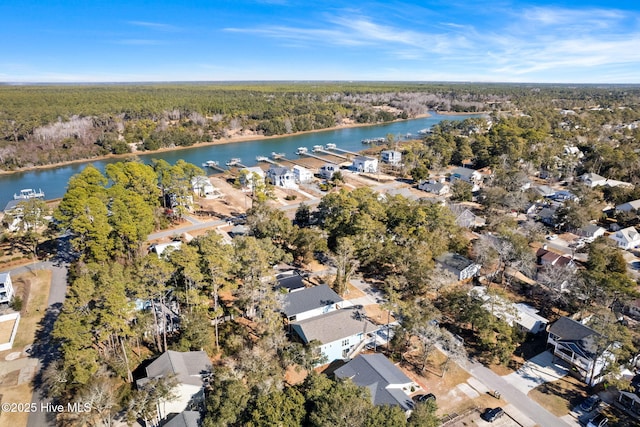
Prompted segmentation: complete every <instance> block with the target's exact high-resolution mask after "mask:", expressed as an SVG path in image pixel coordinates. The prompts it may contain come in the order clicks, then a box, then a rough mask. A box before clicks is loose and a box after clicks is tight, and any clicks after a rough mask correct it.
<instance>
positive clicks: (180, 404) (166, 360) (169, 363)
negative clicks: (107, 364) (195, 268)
mask: <svg viewBox="0 0 640 427" xmlns="http://www.w3.org/2000/svg"><path fill="white" fill-rule="evenodd" d="M145 372H146V377H144V378H142V379H139V380H138V381H136V385H137V386H138V388H144V387H145V385H146V384H148V383H149V381H151V380H152V379H158V378H175V381H176V383H177V384H176V387H175V389H174V390H173V391H174V393H175V396H176V397H175V398H173V399H169V400H166V401H161V402H158V405H157V406H158V412H159V417H160V419H164V418H166V417H167V416H168V415H169V414H173V413H181V412H183V411H186V410H188V409H193V408H195V407H197V406H198V404H200V403H201V402H202V401H203V400H204V384H205V378H206V377H207V376H208V375H209V374H210V372H211V361H210V360H209V357H208V356H207V353H206V352H204V351H187V352H180V351H172V350H169V351H165V352H164V353H162V355H160V357H158V358H157V359H156V360H154V361H153V362H151V363H150V364H149V366H147V367H146V369H145Z"/></svg>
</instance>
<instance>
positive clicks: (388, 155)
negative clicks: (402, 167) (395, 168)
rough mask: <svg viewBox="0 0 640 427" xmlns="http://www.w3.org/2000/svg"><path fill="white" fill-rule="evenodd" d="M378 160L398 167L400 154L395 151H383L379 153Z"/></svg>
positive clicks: (400, 158) (400, 159)
mask: <svg viewBox="0 0 640 427" xmlns="http://www.w3.org/2000/svg"><path fill="white" fill-rule="evenodd" d="M380 158H381V159H382V161H383V162H384V163H388V164H390V165H399V164H400V162H401V161H402V153H401V152H400V151H395V150H384V151H382V152H381V153H380Z"/></svg>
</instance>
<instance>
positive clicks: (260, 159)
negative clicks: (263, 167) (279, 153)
mask: <svg viewBox="0 0 640 427" xmlns="http://www.w3.org/2000/svg"><path fill="white" fill-rule="evenodd" d="M256 162H258V163H259V162H265V163H269V164H271V165H275V166H280V164H279V163H277V162H274V161H273V160H271V159H270V158H268V157H267V156H256Z"/></svg>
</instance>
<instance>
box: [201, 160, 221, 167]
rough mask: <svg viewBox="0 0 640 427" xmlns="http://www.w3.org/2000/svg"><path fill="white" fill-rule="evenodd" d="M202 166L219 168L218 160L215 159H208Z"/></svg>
mask: <svg viewBox="0 0 640 427" xmlns="http://www.w3.org/2000/svg"><path fill="white" fill-rule="evenodd" d="M202 166H203V167H205V168H217V167H218V162H216V161H215V160H207V161H206V162H204V163H203V164H202Z"/></svg>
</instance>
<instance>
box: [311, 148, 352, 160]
mask: <svg viewBox="0 0 640 427" xmlns="http://www.w3.org/2000/svg"><path fill="white" fill-rule="evenodd" d="M313 152H314V153H322V154H326V155H328V156H335V157H339V158H341V159H342V160H349V159H348V158H347V157H346V156H343V155H341V154H337V153H332V152H331V151H327V150H325V149H324V148H321V147H313Z"/></svg>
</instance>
